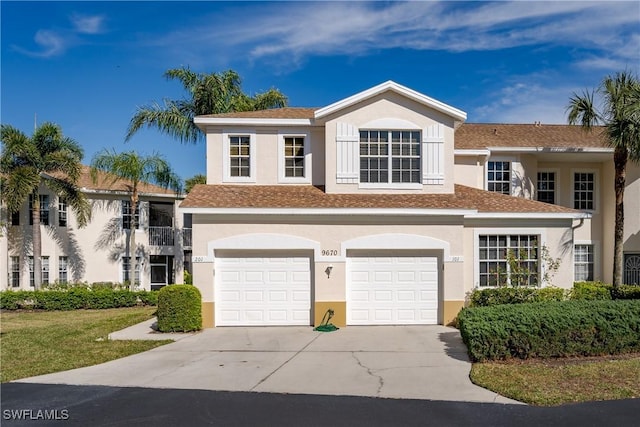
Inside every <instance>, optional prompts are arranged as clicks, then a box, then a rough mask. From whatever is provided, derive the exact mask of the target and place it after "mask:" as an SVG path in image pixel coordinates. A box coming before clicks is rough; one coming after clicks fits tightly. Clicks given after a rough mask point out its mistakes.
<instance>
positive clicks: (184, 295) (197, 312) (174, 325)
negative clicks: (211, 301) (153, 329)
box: [158, 285, 202, 332]
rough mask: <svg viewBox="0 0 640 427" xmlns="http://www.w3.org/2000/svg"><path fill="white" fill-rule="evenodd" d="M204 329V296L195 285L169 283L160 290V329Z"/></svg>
mask: <svg viewBox="0 0 640 427" xmlns="http://www.w3.org/2000/svg"><path fill="white" fill-rule="evenodd" d="M200 329H202V297H201V295H200V291H199V290H198V288H196V287H195V286H193V285H169V286H165V287H164V288H162V289H160V291H158V330H159V331H160V332H191V331H199V330H200Z"/></svg>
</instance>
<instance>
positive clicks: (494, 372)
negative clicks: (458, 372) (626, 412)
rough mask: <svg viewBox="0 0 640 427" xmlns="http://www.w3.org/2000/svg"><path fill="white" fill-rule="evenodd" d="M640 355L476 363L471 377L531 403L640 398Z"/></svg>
mask: <svg viewBox="0 0 640 427" xmlns="http://www.w3.org/2000/svg"><path fill="white" fill-rule="evenodd" d="M638 378H640V354H631V355H620V356H615V357H614V356H610V357H601V358H597V357H588V358H569V359H550V360H540V359H537V360H525V361H521V360H512V361H507V362H485V363H475V364H474V365H473V367H472V369H471V380H472V381H473V382H474V383H475V384H478V385H479V386H481V387H484V388H487V389H489V390H492V391H495V392H496V393H498V394H500V395H502V396H506V397H509V398H512V399H515V400H519V401H521V402H525V403H529V404H531V405H542V406H553V405H562V404H565V403H575V402H587V401H594V400H612V399H627V398H638V397H640V381H638Z"/></svg>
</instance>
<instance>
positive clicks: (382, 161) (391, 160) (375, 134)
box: [360, 130, 421, 184]
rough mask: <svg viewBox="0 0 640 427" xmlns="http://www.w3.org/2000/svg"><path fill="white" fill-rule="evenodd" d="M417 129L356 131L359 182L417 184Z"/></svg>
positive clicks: (418, 133)
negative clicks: (357, 135) (358, 137)
mask: <svg viewBox="0 0 640 427" xmlns="http://www.w3.org/2000/svg"><path fill="white" fill-rule="evenodd" d="M420 144H421V137H420V132H419V131H396V130H393V131H389V130H361V131H360V182H361V183H383V184H392V183H393V184H395V183H420V182H421V175H420Z"/></svg>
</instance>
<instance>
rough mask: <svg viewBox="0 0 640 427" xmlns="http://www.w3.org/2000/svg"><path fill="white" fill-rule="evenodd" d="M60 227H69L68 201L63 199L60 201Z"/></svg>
mask: <svg viewBox="0 0 640 427" xmlns="http://www.w3.org/2000/svg"><path fill="white" fill-rule="evenodd" d="M58 225H59V226H60V227H66V226H67V201H66V200H65V199H63V198H60V199H58Z"/></svg>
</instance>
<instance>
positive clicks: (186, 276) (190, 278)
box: [183, 270, 193, 285]
mask: <svg viewBox="0 0 640 427" xmlns="http://www.w3.org/2000/svg"><path fill="white" fill-rule="evenodd" d="M183 278H184V284H185V285H193V275H191V273H189V272H188V271H187V270H184V274H183Z"/></svg>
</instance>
